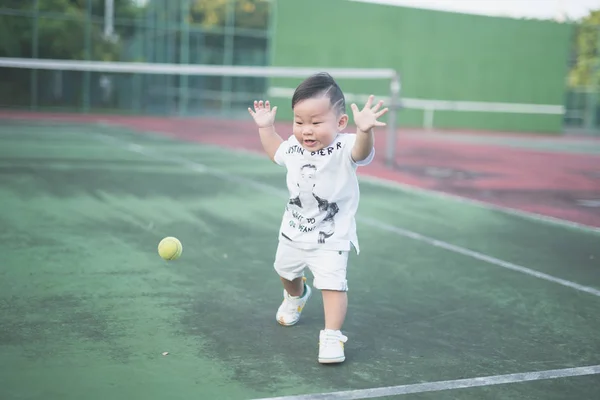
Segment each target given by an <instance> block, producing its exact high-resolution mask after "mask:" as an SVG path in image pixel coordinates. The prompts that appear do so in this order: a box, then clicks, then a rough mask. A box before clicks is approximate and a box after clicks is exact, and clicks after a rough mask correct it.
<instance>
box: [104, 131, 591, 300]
mask: <svg viewBox="0 0 600 400" xmlns="http://www.w3.org/2000/svg"><path fill="white" fill-rule="evenodd" d="M95 136H96V137H98V138H99V139H100V140H102V141H104V142H108V143H113V144H118V145H120V147H121V148H123V149H125V150H129V151H133V152H136V153H140V154H144V155H146V156H148V157H151V158H154V159H156V160H161V161H167V162H170V163H175V164H179V165H182V166H184V167H187V168H192V169H193V170H196V171H198V170H200V171H202V172H204V173H209V174H212V175H215V176H218V177H220V178H223V179H224V180H228V181H230V182H235V183H239V184H242V185H246V186H249V187H252V188H254V189H256V190H260V191H262V192H265V193H268V194H272V195H275V196H278V197H282V198H285V199H287V192H285V191H284V190H281V189H277V188H275V187H273V186H270V185H266V184H264V183H261V182H258V181H255V180H252V179H249V178H246V177H242V176H238V175H235V174H231V173H229V172H226V171H222V170H218V169H214V168H210V167H208V166H206V165H204V164H199V163H195V162H191V161H187V160H183V159H180V160H175V159H172V158H167V157H163V156H161V155H159V154H157V153H155V152H153V151H151V150H148V149H147V148H145V147H143V146H140V145H137V144H134V143H127V142H123V141H121V140H119V139H115V138H114V137H112V136H108V135H104V134H97V135H95ZM358 220H359V221H362V222H363V223H364V224H366V225H369V226H371V227H374V228H377V229H380V230H383V231H386V232H390V233H395V234H397V235H399V236H404V237H407V238H411V239H414V240H417V241H421V242H424V243H427V244H429V245H432V246H435V247H439V248H442V249H445V250H448V251H451V252H454V253H457V254H461V255H465V256H467V257H471V258H475V259H477V260H481V261H485V262H487V263H488V264H493V265H497V266H499V267H502V268H506V269H509V270H512V271H516V272H521V273H523V274H526V275H530V276H533V277H535V278H538V279H543V280H545V281H548V282H553V283H557V284H559V285H562V286H565V287H569V288H572V289H575V290H579V291H580V292H585V293H589V294H591V295H594V296H597V297H600V290H599V289H596V288H593V287H589V286H584V285H580V284H578V283H575V282H571V281H568V280H566V279H562V278H557V277H555V276H552V275H548V274H545V273H543V272H539V271H536V270H534V269H531V268H527V267H524V266H522V265H518V264H513V263H510V262H508V261H503V260H500V259H499V258H495V257H491V256H488V255H486V254H483V253H480V252H477V251H474V250H470V249H467V248H464V247H460V246H456V245H453V244H450V243H448V242H444V241H443V240H437V239H433V238H430V237H428V236H425V235H421V234H420V233H416V232H413V231H410V230H408V229H402V228H399V227H396V226H393V225H388V224H386V223H383V222H380V221H378V220H375V219H371V218H363V217H361V218H358Z"/></svg>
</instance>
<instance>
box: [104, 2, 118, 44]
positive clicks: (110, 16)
mask: <svg viewBox="0 0 600 400" xmlns="http://www.w3.org/2000/svg"><path fill="white" fill-rule="evenodd" d="M114 6H115V3H114V0H104V37H105V38H106V39H112V37H113V32H114V12H115V7H114Z"/></svg>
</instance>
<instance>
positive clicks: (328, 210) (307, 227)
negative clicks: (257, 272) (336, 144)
mask: <svg viewBox="0 0 600 400" xmlns="http://www.w3.org/2000/svg"><path fill="white" fill-rule="evenodd" d="M299 176H300V178H299V182H298V196H296V197H292V198H291V199H290V200H289V201H288V210H289V211H291V213H292V216H293V217H294V220H291V221H290V225H291V226H292V227H293V228H298V229H299V230H300V231H302V232H312V231H314V230H315V229H318V232H319V236H318V242H319V243H325V241H326V240H327V238H330V237H331V236H332V235H333V234H334V233H335V218H334V217H335V215H336V214H337V213H338V212H339V210H340V209H339V207H338V205H337V204H336V203H335V202H329V201H328V200H327V199H324V198H322V197H319V196H318V195H317V194H316V193H315V192H314V190H315V185H316V183H315V182H316V177H317V167H316V166H315V165H314V164H305V165H303V166H302V167H301V168H300V175H299ZM316 210H318V214H319V216H320V215H322V213H325V216H324V218H323V219H322V221H320V223H318V224H317V220H316V218H314V217H306V216H305V215H314V213H315V211H316Z"/></svg>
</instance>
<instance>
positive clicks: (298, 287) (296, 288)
mask: <svg viewBox="0 0 600 400" xmlns="http://www.w3.org/2000/svg"><path fill="white" fill-rule="evenodd" d="M279 278H280V279H281V283H283V288H284V289H285V290H286V292H288V294H289V295H290V296H293V297H299V296H302V294H303V293H304V280H303V279H302V277H301V276H300V277H298V278H296V279H294V280H291V281H288V280H287V279H285V278H284V277H282V276H280V277H279Z"/></svg>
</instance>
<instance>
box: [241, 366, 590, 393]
mask: <svg viewBox="0 0 600 400" xmlns="http://www.w3.org/2000/svg"><path fill="white" fill-rule="evenodd" d="M596 374H600V365H590V366H585V367H574V368H563V369H550V370H545V371H531V372H520V373H515V374H504V375H490V376H482V377H475V378H466V379H453V380H446V381H435V382H424V383H413V384H407V385H398V386H384V387H378V388H370V389H356V390H344V391H339V392H328V393H313V394H304V395H290V396H279V397H264V398H260V399H252V400H322V399H335V400H359V399H373V398H377V397H386V396H394V395H395V396H398V395H404V394H414V393H425V392H438V391H443V390H454V389H469V388H475V387H482V386H495V385H503V384H509V383H523V382H532V381H540V380H548V379H558V378H570V377H575V376H586V375H596Z"/></svg>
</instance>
